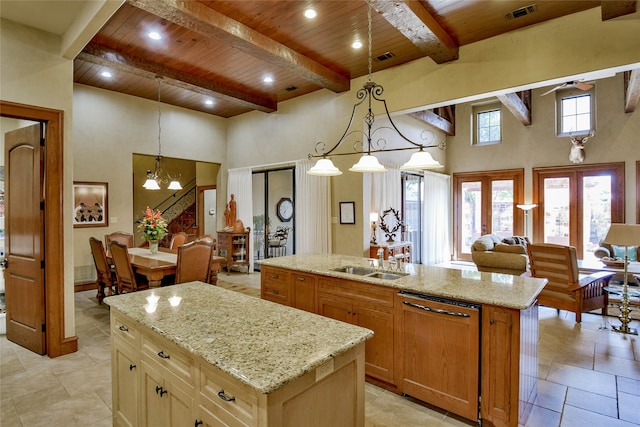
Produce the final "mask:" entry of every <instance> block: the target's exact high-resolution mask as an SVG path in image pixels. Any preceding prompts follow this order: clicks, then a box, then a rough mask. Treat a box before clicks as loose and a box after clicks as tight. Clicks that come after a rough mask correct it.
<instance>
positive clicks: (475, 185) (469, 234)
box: [460, 181, 484, 254]
mask: <svg viewBox="0 0 640 427" xmlns="http://www.w3.org/2000/svg"><path fill="white" fill-rule="evenodd" d="M461 206H462V211H461V218H462V221H461V224H460V230H461V235H460V238H461V247H460V249H461V252H462V253H469V254H470V253H471V245H473V242H475V241H476V239H477V238H478V237H480V235H482V234H483V228H484V227H482V182H481V181H473V182H463V183H462V203H461Z"/></svg>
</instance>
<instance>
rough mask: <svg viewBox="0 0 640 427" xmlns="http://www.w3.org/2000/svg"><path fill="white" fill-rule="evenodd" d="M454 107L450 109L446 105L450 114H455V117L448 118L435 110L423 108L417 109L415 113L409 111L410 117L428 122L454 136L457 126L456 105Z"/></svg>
mask: <svg viewBox="0 0 640 427" xmlns="http://www.w3.org/2000/svg"><path fill="white" fill-rule="evenodd" d="M452 107H453V109H448V108H449V107H445V108H447V109H448V110H447V111H448V113H449V114H450V115H453V117H454V118H453V119H447V118H445V117H442V116H441V115H439V114H436V113H435V112H434V111H433V110H423V111H416V112H415V113H409V116H410V117H413V118H414V119H417V120H420V121H421V122H423V123H426V124H428V125H429V126H432V127H434V128H436V129H438V130H441V131H442V132H444V133H446V134H447V135H449V136H454V135H455V134H456V126H455V105H454V106H452Z"/></svg>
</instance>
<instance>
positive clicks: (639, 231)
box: [604, 224, 640, 335]
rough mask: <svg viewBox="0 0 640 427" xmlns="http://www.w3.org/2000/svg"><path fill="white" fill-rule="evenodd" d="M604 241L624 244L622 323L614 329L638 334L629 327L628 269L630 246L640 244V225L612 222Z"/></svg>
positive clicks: (620, 317)
mask: <svg viewBox="0 0 640 427" xmlns="http://www.w3.org/2000/svg"><path fill="white" fill-rule="evenodd" d="M604 242H605V243H609V244H610V245H617V246H624V283H623V285H622V305H621V306H620V316H618V317H619V319H620V322H621V323H622V325H620V326H614V327H613V330H614V331H616V332H621V333H624V334H633V335H638V330H637V329H635V328H630V327H629V322H630V321H631V319H630V318H629V313H631V310H630V309H629V289H628V286H627V282H628V280H627V275H628V271H627V270H628V267H629V246H637V245H638V244H640V225H632V224H611V227H609V231H608V232H607V237H605V238H604Z"/></svg>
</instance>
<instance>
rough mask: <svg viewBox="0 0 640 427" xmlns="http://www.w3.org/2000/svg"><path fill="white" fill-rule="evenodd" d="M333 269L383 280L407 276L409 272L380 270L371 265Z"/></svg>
mask: <svg viewBox="0 0 640 427" xmlns="http://www.w3.org/2000/svg"><path fill="white" fill-rule="evenodd" d="M333 271H337V272H339V273H348V274H355V275H357V276H364V277H371V278H373V279H382V280H396V279H400V278H401V277H404V276H407V273H391V272H387V271H378V270H376V269H375V268H370V267H354V266H346V267H338V268H334V269H333Z"/></svg>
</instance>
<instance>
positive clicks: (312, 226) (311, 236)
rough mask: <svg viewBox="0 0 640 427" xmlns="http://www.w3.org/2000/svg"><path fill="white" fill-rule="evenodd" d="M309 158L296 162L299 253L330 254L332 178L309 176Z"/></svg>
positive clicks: (297, 251) (296, 219) (297, 243)
mask: <svg viewBox="0 0 640 427" xmlns="http://www.w3.org/2000/svg"><path fill="white" fill-rule="evenodd" d="M312 166H313V165H312V164H311V162H310V161H309V160H298V161H297V162H296V196H295V197H296V200H295V212H296V215H295V227H296V230H295V232H296V253H298V254H306V253H326V254H330V253H331V186H330V183H331V181H330V178H328V177H320V176H313V175H308V174H307V171H308V170H309V169H311V167H312Z"/></svg>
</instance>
